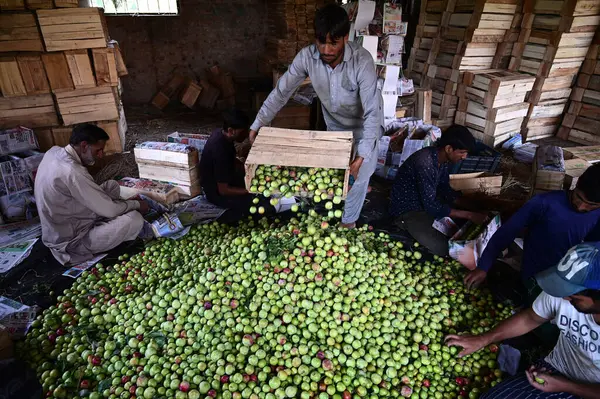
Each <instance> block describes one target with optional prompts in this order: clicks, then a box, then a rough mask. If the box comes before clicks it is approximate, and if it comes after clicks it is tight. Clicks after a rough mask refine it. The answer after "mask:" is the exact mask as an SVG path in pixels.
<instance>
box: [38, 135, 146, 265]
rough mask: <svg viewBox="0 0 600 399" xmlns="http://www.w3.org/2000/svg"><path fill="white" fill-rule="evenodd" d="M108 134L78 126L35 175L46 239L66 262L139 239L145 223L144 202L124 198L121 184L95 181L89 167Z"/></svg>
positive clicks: (43, 231) (50, 246) (77, 261)
mask: <svg viewBox="0 0 600 399" xmlns="http://www.w3.org/2000/svg"><path fill="white" fill-rule="evenodd" d="M106 140H108V135H107V134H106V132H104V130H102V129H101V128H99V127H97V126H94V125H89V124H86V125H80V126H77V127H76V128H75V129H73V134H72V136H71V140H70V142H71V144H69V145H68V146H66V147H64V148H63V147H52V148H51V149H50V150H49V151H48V152H46V154H45V155H44V159H43V160H42V163H41V164H40V166H39V169H38V173H37V176H36V179H35V190H34V192H35V199H36V203H37V208H38V212H39V215H40V221H41V224H42V241H43V242H44V244H45V245H46V246H47V247H48V248H50V250H51V251H52V254H53V255H54V257H55V258H56V259H57V260H58V261H59V262H60V263H62V264H75V263H79V262H84V261H86V260H89V259H92V258H93V257H94V255H95V254H98V253H102V252H106V251H108V250H111V249H113V248H115V247H116V246H118V245H119V244H121V243H122V242H124V241H130V240H134V239H135V238H136V237H137V236H138V234H139V233H140V231H141V230H142V228H143V225H144V219H143V217H142V215H141V214H140V212H138V210H140V208H142V210H143V211H145V210H147V204H146V203H145V202H143V201H123V200H120V199H119V184H118V183H117V182H116V181H114V180H111V181H107V182H106V183H104V184H102V185H98V184H96V183H95V182H94V179H93V178H92V176H91V175H90V174H89V172H88V171H87V169H86V167H85V165H88V166H89V165H92V164H93V163H94V162H95V161H96V160H97V159H99V158H101V157H102V156H103V151H104V145H105V144H106Z"/></svg>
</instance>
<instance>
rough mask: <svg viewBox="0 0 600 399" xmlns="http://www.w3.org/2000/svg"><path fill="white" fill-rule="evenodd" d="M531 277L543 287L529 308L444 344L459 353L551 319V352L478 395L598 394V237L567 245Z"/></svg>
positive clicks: (589, 397)
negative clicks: (550, 264)
mask: <svg viewBox="0 0 600 399" xmlns="http://www.w3.org/2000/svg"><path fill="white" fill-rule="evenodd" d="M536 280H537V282H538V284H539V285H540V287H541V288H542V289H543V290H544V292H542V293H541V294H540V295H539V296H538V297H537V299H536V300H535V302H534V303H533V306H532V307H531V308H528V309H526V310H524V311H522V312H520V313H518V314H516V315H514V316H513V317H511V318H510V319H508V320H505V321H504V322H502V323H500V324H499V325H498V326H497V327H496V328H494V329H492V330H491V331H488V332H487V333H485V334H481V335H476V336H471V335H449V336H447V337H446V343H447V345H448V346H460V347H462V348H463V350H462V352H460V353H459V356H460V357H462V356H466V355H469V354H471V353H473V352H475V351H477V350H479V349H481V348H483V347H485V346H487V345H489V344H491V343H493V342H501V341H504V340H506V339H509V338H514V337H517V336H520V335H523V334H526V333H528V332H530V331H532V330H534V329H535V328H537V327H539V326H541V325H542V324H544V323H546V322H547V321H551V320H552V321H553V322H554V323H555V324H556V326H557V327H558V328H559V329H560V336H559V338H558V342H557V343H556V346H555V347H554V349H553V350H552V352H551V353H550V354H549V355H548V356H547V357H546V358H545V359H543V360H540V361H539V362H537V363H536V364H535V365H533V366H531V367H530V368H529V369H528V370H527V371H526V372H525V374H524V375H520V376H519V375H517V376H515V377H513V378H510V379H508V380H505V381H503V382H502V383H501V384H498V385H497V386H495V387H494V388H492V389H491V390H490V391H489V392H487V393H486V394H484V395H483V396H482V399H505V398H510V399H526V398H527V399H536V398H540V399H546V398H555V399H571V398H583V399H598V398H600V242H597V243H584V244H579V245H577V246H575V247H573V248H571V250H569V252H568V253H567V254H566V255H565V256H564V258H563V259H562V260H561V261H560V262H559V263H558V265H556V266H554V267H551V268H550V269H547V270H545V271H543V272H541V273H538V274H537V275H536Z"/></svg>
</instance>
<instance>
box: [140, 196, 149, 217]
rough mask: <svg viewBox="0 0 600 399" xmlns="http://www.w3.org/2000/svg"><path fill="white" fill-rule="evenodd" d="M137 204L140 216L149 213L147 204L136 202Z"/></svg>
mask: <svg viewBox="0 0 600 399" xmlns="http://www.w3.org/2000/svg"><path fill="white" fill-rule="evenodd" d="M138 202H139V203H140V209H138V211H139V212H140V213H141V214H142V215H145V214H147V213H148V212H150V205H148V203H147V202H146V201H144V200H138Z"/></svg>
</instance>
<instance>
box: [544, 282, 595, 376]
mask: <svg viewBox="0 0 600 399" xmlns="http://www.w3.org/2000/svg"><path fill="white" fill-rule="evenodd" d="M533 311H534V312H535V313H536V314H537V315H538V316H540V317H543V318H544V319H547V320H553V323H554V324H556V326H557V327H558V328H559V329H560V337H559V338H558V342H557V343H556V346H555V347H554V349H553V350H552V352H551V353H550V354H549V355H548V356H547V357H546V361H547V362H548V363H550V364H551V365H552V366H553V367H554V368H556V369H557V370H558V371H559V372H560V373H562V374H563V375H565V376H566V377H568V378H570V379H572V380H575V381H581V382H590V383H600V325H598V324H597V323H596V321H595V320H594V318H593V317H592V315H590V314H583V313H580V312H578V311H577V309H575V308H574V307H573V305H571V303H570V302H569V301H566V300H564V299H562V298H555V297H552V296H550V295H548V294H546V293H545V292H542V293H541V294H540V295H539V296H538V297H537V299H536V300H535V302H534V303H533Z"/></svg>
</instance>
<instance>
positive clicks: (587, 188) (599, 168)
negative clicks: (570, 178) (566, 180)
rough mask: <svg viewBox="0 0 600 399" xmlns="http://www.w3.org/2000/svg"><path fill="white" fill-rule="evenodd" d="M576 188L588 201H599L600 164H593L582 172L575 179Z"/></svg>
mask: <svg viewBox="0 0 600 399" xmlns="http://www.w3.org/2000/svg"><path fill="white" fill-rule="evenodd" d="M577 188H578V189H580V190H581V191H582V192H583V194H585V198H586V199H587V200H588V201H590V202H598V203H600V164H598V163H597V164H594V165H592V166H590V167H589V168H587V170H586V171H585V172H583V174H582V175H581V176H580V177H579V179H578V180H577Z"/></svg>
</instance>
